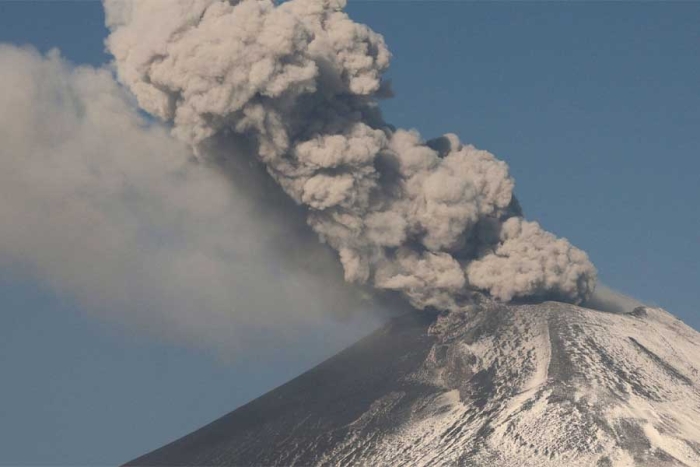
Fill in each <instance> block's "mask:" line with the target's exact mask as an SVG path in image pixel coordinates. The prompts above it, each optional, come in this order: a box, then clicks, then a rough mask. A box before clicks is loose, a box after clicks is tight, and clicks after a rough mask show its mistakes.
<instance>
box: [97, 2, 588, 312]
mask: <svg viewBox="0 0 700 467" xmlns="http://www.w3.org/2000/svg"><path fill="white" fill-rule="evenodd" d="M343 6H344V2H343V1H342V0H290V1H288V2H285V3H282V4H281V5H279V6H277V5H275V4H274V3H273V2H271V1H268V0H244V1H241V2H226V1H220V0H172V1H150V0H105V10H106V14H107V24H108V26H109V28H110V29H111V35H110V36H109V38H108V40H107V46H108V48H109V50H110V51H111V52H112V53H113V54H114V57H115V63H116V69H117V71H118V74H119V77H120V79H121V81H122V82H123V83H124V84H126V85H127V86H128V87H129V88H130V89H131V91H132V92H133V93H134V94H135V95H136V97H137V99H138V102H139V105H140V106H141V107H142V108H143V109H144V110H146V111H148V112H149V113H151V114H153V115H156V116H158V117H160V118H162V119H163V120H165V121H171V122H172V123H173V133H174V134H175V135H176V136H177V137H179V138H180V139H182V140H183V141H185V142H187V143H188V144H190V145H191V146H192V147H193V148H194V149H195V152H197V153H198V154H199V155H200V156H201V157H206V152H207V151H206V147H207V145H208V144H209V141H210V140H211V139H212V138H219V137H221V136H222V135H223V136H225V137H228V138H233V139H240V140H241V141H245V142H246V143H247V144H252V145H253V146H254V148H255V150H254V152H255V153H256V154H257V156H258V157H259V159H260V160H261V161H262V162H264V164H265V165H266V167H267V170H268V172H269V174H270V175H271V176H272V177H273V178H274V179H275V180H276V181H277V183H279V185H280V186H281V187H282V188H283V189H284V191H285V192H286V193H287V194H288V195H289V196H291V197H292V198H293V199H294V200H295V201H296V202H297V203H299V204H302V205H304V206H306V208H307V209H308V223H309V225H311V227H312V228H313V230H314V231H316V232H317V234H318V235H319V237H320V238H321V240H322V241H324V242H326V243H327V244H329V245H330V246H332V247H333V248H334V249H335V250H336V251H337V252H338V255H339V257H340V261H341V262H342V264H343V268H344V271H345V278H346V280H348V281H351V282H356V283H369V284H371V285H373V286H374V287H377V288H380V289H389V290H396V291H399V292H401V293H402V294H403V295H405V296H406V297H407V298H408V299H409V300H410V301H411V303H412V304H413V305H414V306H416V307H417V308H425V307H436V308H440V309H453V308H456V307H459V306H460V303H461V302H462V301H463V300H465V299H469V298H470V296H472V295H473V294H474V293H478V292H480V293H487V294H489V295H490V296H492V297H494V298H496V299H499V300H503V301H509V300H513V299H520V298H553V299H558V300H564V301H569V302H573V303H580V302H582V301H584V300H586V299H587V298H588V297H589V296H590V294H591V292H592V291H593V288H594V286H595V278H596V271H595V268H594V267H593V265H592V264H591V262H590V261H589V260H588V257H587V255H586V254H585V253H584V252H583V251H581V250H579V249H577V248H575V247H573V246H572V245H571V244H570V243H569V242H568V241H567V240H565V239H558V238H556V237H555V236H554V235H552V234H550V233H548V232H546V231H544V230H543V229H542V228H541V227H540V226H539V225H538V224H537V223H535V222H529V221H526V220H524V219H523V218H522V217H521V212H520V208H519V206H518V203H517V201H516V200H515V198H514V196H513V187H514V183H513V179H512V178H511V177H510V175H509V173H508V167H507V165H506V164H505V163H504V162H502V161H499V160H498V159H496V158H495V157H494V156H493V155H492V154H490V153H488V152H486V151H482V150H478V149H476V148H474V147H472V146H469V145H464V144H462V143H461V142H460V141H459V140H458V138H457V137H456V136H454V135H451V134H450V135H445V136H443V137H441V138H438V139H436V140H432V141H428V142H425V141H423V140H422V139H421V137H420V136H419V135H418V133H417V132H415V131H407V130H402V129H395V128H393V127H392V126H391V125H389V124H387V123H386V122H385V121H384V120H383V118H382V116H381V113H380V111H379V109H378V104H377V102H378V99H379V98H382V97H385V96H387V95H389V94H390V90H389V88H388V85H386V84H385V83H384V82H383V81H382V73H383V72H384V71H385V70H386V69H387V67H388V66H389V59H390V53H389V50H388V49H387V47H386V45H385V43H384V40H383V38H382V36H380V35H379V34H377V33H375V32H373V31H372V30H370V29H369V28H368V27H366V26H364V25H361V24H358V23H355V22H353V21H352V20H351V19H350V18H349V17H348V16H347V15H346V14H345V13H344V12H343V11H342V9H343ZM232 235H233V233H232Z"/></svg>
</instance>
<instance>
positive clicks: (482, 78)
mask: <svg viewBox="0 0 700 467" xmlns="http://www.w3.org/2000/svg"><path fill="white" fill-rule="evenodd" d="M348 11H349V13H350V14H351V15H352V16H353V17H354V18H355V19H356V20H358V21H361V22H365V23H367V24H369V25H370V26H371V27H372V28H373V29H375V30H376V31H378V32H380V33H382V34H383V35H384V36H385V38H386V41H387V42H388V44H389V47H390V49H391V50H392V52H393V54H394V58H393V62H392V67H391V70H390V72H389V77H390V78H391V79H392V80H393V88H394V90H395V94H396V96H395V98H394V99H392V100H388V101H386V102H384V103H383V109H384V112H385V115H386V118H387V120H388V121H390V122H392V123H393V124H395V125H397V126H400V127H409V128H410V127H415V128H417V129H418V130H420V132H421V133H422V134H423V135H424V136H426V137H430V136H436V135H440V134H442V133H445V132H454V133H457V134H459V135H460V137H461V139H462V140H463V141H467V142H471V143H473V144H475V145H476V146H478V147H481V148H484V149H487V150H489V151H491V152H493V153H494V154H496V155H497V156H498V157H499V158H501V159H503V160H505V161H507V162H508V164H509V165H510V168H511V173H512V174H513V176H514V177H515V180H516V192H517V195H518V197H519V199H520V200H521V203H522V205H523V207H524V209H525V213H526V215H527V217H528V218H530V219H533V220H537V221H539V222H541V223H542V224H543V226H544V227H545V228H547V229H548V230H550V231H552V232H554V233H556V234H558V235H561V236H565V237H567V238H568V239H569V240H571V242H572V243H573V244H574V245H577V246H579V247H581V248H583V249H584V250H586V251H587V252H588V253H589V255H590V257H591V259H592V260H593V262H594V263H595V264H596V266H597V267H598V270H599V273H600V278H601V279H602V280H603V281H604V282H605V283H606V284H608V285H609V286H611V287H613V288H615V289H618V290H620V291H622V292H625V293H627V294H629V295H632V296H634V297H637V298H639V299H641V300H643V301H646V302H648V303H652V304H658V305H660V306H663V307H664V308H666V309H668V310H669V311H670V312H672V313H674V314H676V315H677V316H679V317H680V318H681V319H683V320H684V321H685V322H686V323H688V324H690V325H692V326H694V327H695V328H700V313H699V310H698V303H699V302H700V287H699V286H700V208H698V201H699V200H700V159H699V158H698V154H700V131H698V129H699V128H700V47H698V45H699V44H700V28H698V24H700V3H690V2H688V3H621V2H613V3H594V4H586V3H582V2H577V3H573V4H566V3H563V2H561V3H552V2H546V3H515V2H505V3H497V4H489V3H467V2H401V1H395V2H394V1H392V2H388V1H387V2H369V1H367V2H351V3H350V5H349V7H348ZM106 33H107V31H106V30H105V28H104V26H103V12H102V8H101V5H100V3H99V2H96V1H86V2H71V1H66V2H33V1H24V2H12V1H10V2H0V42H9V43H14V44H31V45H33V46H35V47H37V48H38V49H40V50H41V51H46V50H48V49H50V48H52V47H58V48H59V49H60V50H61V51H62V53H63V55H64V56H65V57H67V58H68V59H69V60H71V61H73V62H75V63H86V64H92V65H100V64H103V63H106V62H107V61H108V60H109V57H108V56H107V55H106V54H105V53H104V51H103V45H102V41H103V39H104V38H105V36H106ZM0 296H2V297H3V302H2V303H3V310H2V313H0V375H2V390H1V392H0V394H2V399H0V464H8V465H10V464H12V465H17V464H34V465H35V464H52V465H56V464H65V465H98V464H101V465H112V464H117V463H119V462H122V461H126V460H128V459H130V458H132V457H134V456H136V455H138V454H141V453H143V452H145V451H147V450H149V449H151V448H155V447H157V446H159V445H161V444H163V443H165V442H167V441H170V440H172V439H174V438H176V437H178V436H180V435H183V434H185V433H187V432H189V431H191V430H192V429H195V428H197V427H198V426H200V425H202V424H204V423H206V422H208V421H210V420H212V419H213V418H215V417H217V416H219V415H222V414H224V413H225V412H228V411H230V410H232V409H234V408H235V407H237V406H239V405H240V404H242V403H244V402H246V401H248V400H250V399H251V398H253V397H255V396H257V395H259V394H261V393H262V392H263V391H265V390H267V389H271V388H272V387H274V386H276V385H278V384H280V383H282V382H284V381H286V380H288V379H289V378H290V377H292V376H294V375H296V374H298V373H300V372H302V371H304V370H305V369H307V368H309V367H310V366H311V365H313V364H314V363H317V362H318V361H320V360H322V359H323V358H325V357H327V356H329V355H330V354H332V353H333V352H335V351H337V350H338V349H339V348H342V347H343V346H345V345H347V344H348V343H350V342H351V341H352V340H353V339H355V338H356V337H358V336H359V335H361V334H362V333H363V332H366V331H367V330H368V328H369V327H371V325H367V326H362V325H357V324H353V325H350V324H347V326H348V328H349V329H348V331H347V333H344V334H342V335H344V337H343V338H342V339H338V338H337V336H338V333H337V332H334V333H333V334H332V336H334V337H333V338H326V337H324V329H323V328H322V329H310V330H309V334H308V336H305V337H304V338H303V339H300V340H299V344H298V345H295V346H292V347H285V348H274V346H273V348H272V349H268V351H266V352H265V353H260V352H253V351H251V352H249V353H246V354H242V355H241V354H239V355H237V356H236V357H235V358H234V357H231V358H226V357H222V356H221V355H219V354H217V353H216V352H214V351H211V352H209V351H207V350H206V349H204V350H203V349H202V348H194V347H192V346H187V345H185V344H178V343H177V342H173V341H169V342H165V341H162V340H158V339H155V338H154V337H153V336H151V335H148V334H145V333H139V332H137V331H134V330H127V329H122V328H120V327H115V326H114V325H113V324H110V323H108V322H103V321H101V320H99V319H96V318H95V317H94V316H90V313H89V310H84V309H81V307H79V306H78V305H76V304H75V303H73V302H71V300H70V299H68V298H66V297H60V296H57V295H56V294H55V293H54V292H52V291H51V290H49V289H47V288H46V287H44V286H42V284H41V283H38V282H36V281H34V280H32V279H31V278H27V277H18V276H17V275H16V274H15V273H14V272H13V270H12V269H10V268H5V269H0ZM338 326H341V327H342V326H343V324H342V323H341V324H339V325H338Z"/></svg>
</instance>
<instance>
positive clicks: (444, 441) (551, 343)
mask: <svg viewBox="0 0 700 467" xmlns="http://www.w3.org/2000/svg"><path fill="white" fill-rule="evenodd" d="M698 366H700V334H698V333H697V332H696V331H694V330H692V329H691V328H689V327H687V326H686V325H684V324H683V323H682V322H680V321H679V320H677V319H676V318H674V317H673V316H671V315H670V314H668V313H667V312H665V311H663V310H661V309H658V308H639V309H637V310H635V312H634V313H631V314H626V315H624V314H612V313H603V312H599V311H593V310H589V309H586V308H581V307H576V306H573V305H566V304H562V303H557V302H545V303H542V304H536V305H517V306H513V305H508V306H507V305H497V304H486V305H480V306H475V307H473V308H472V309H470V310H468V311H465V312H464V313H452V314H449V315H444V316H439V317H435V316H434V315H430V314H428V313H410V314H408V315H405V316H403V317H400V318H397V319H396V320H394V321H392V322H391V323H389V324H388V325H387V326H385V327H384V328H382V329H380V330H379V331H377V332H375V333H374V334H372V335H370V336H369V337H367V338H365V339H363V340H361V341H360V342H358V343H357V344H355V345H354V346H352V347H350V348H348V349H346V350H345V351H343V352H341V353H339V354H338V355H336V356H334V357H332V358H330V359H329V360H327V361H325V362H324V363H322V364H320V365H319V366H317V367H315V368H314V369H312V370H310V371H308V372H306V373H304V374H302V375H301V376H299V377H297V378H296V379H294V380H292V381H290V382H289V383H287V384H285V385H283V386H280V387H279V388H277V389H275V390H273V391H271V392H269V393H267V394H265V395H264V396H262V397H260V398H258V399H256V400H254V401H252V402H250V403H248V404H246V405H244V406H243V407H240V408H239V409H237V410H235V411H233V412H231V413H229V414H228V415H226V416H224V417H222V418H220V419H218V420H216V421H215V422H213V423H211V424H209V425H207V426H205V427H203V428H201V429H199V430H197V431H195V432H193V433H191V434H189V435H187V436H185V437H183V438H181V439H179V440H177V441H175V442H173V443H171V444H169V445H167V446H164V447H162V448H160V449H157V450H155V451H153V452H151V453H149V454H146V455H145V456H142V457H140V458H138V459H136V460H134V461H132V462H130V463H129V464H128V465H134V466H137V465H138V466H145V465H149V466H155V465H162V466H165V465H168V466H176V465H236V466H239V465H240V466H250V465H264V466H270V465H284V466H286V465H304V466H305V465H329V466H330V465H333V466H336V465H372V466H380V465H386V466H398V465H406V466H418V465H465V466H472V465H473V466H503V467H509V466H513V467H515V466H518V467H527V466H533V467H534V466H538V467H539V466H561V465H567V466H601V467H603V466H638V465H648V466H700V374H699V373H698Z"/></svg>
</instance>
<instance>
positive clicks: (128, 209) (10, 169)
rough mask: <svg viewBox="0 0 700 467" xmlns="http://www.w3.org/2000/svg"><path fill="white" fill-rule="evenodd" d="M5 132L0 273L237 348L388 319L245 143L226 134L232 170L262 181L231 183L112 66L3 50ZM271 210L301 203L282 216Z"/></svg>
mask: <svg viewBox="0 0 700 467" xmlns="http://www.w3.org/2000/svg"><path fill="white" fill-rule="evenodd" d="M154 3H160V2H154ZM162 3H165V2H162ZM0 141H2V145H0V163H1V164H2V171H0V193H1V196H0V216H2V218H3V219H5V221H4V222H3V226H2V229H0V271H9V272H11V276H12V277H13V278H18V277H22V278H27V279H28V280H36V279H39V280H40V281H42V282H43V283H44V284H46V285H47V286H48V287H51V288H52V289H53V290H55V291H56V292H57V293H59V294H60V296H62V297H66V299H67V300H69V301H70V302H74V301H77V302H78V304H79V305H81V306H80V308H82V309H84V310H86V311H87V312H91V313H95V314H96V315H97V316H99V317H100V318H102V319H107V320H109V321H115V322H119V323H120V324H123V325H125V326H127V327H135V328H137V329H142V330H146V331H150V332H152V333H155V334H158V335H160V336H161V337H165V338H169V339H173V340H176V341H178V342H182V341H185V342H189V343H190V344H192V345H195V346H203V347H204V348H205V349H206V350H209V349H214V350H221V356H223V357H227V358H228V357H229V356H234V357H235V356H236V355H238V354H239V352H238V351H240V350H241V349H243V348H245V349H248V348H255V349H256V355H258V356H260V355H261V353H264V352H265V351H267V350H266V349H271V348H273V347H274V348H280V347H284V346H285V345H286V344H291V343H293V342H297V341H298V340H299V339H300V338H305V339H307V340H308V339H309V333H310V332H313V330H314V329H315V330H318V334H319V337H318V338H319V339H320V340H326V339H337V340H339V341H341V342H342V341H344V340H347V338H348V337H349V336H348V335H349V334H351V333H352V332H358V331H359V332H360V333H362V334H363V333H365V332H368V331H369V330H370V329H371V328H372V327H373V326H376V325H378V324H379V321H380V319H381V315H379V316H377V314H376V308H377V307H376V306H375V305H373V303H372V301H371V299H368V298H366V297H365V296H364V295H363V293H362V291H361V290H360V291H358V290H355V289H353V288H350V287H347V284H345V282H344V280H343V275H342V270H341V268H340V266H339V264H338V263H337V260H336V258H335V257H334V254H333V252H332V251H330V249H329V248H327V247H323V246H321V245H319V244H318V241H317V240H316V238H315V235H314V234H313V233H312V232H310V231H309V229H308V226H307V225H306V224H305V218H304V216H303V215H300V214H299V213H298V211H299V209H298V208H297V207H296V206H295V205H294V203H293V202H292V201H291V200H289V199H288V197H287V196H286V195H284V194H283V193H282V192H281V190H279V189H278V188H277V187H276V186H273V188H276V191H275V190H270V189H269V186H266V185H265V183H264V182H263V181H261V180H265V181H267V180H270V179H269V177H268V176H267V175H266V174H265V172H264V171H260V170H257V167H256V166H255V165H254V164H253V165H251V164H249V163H248V153H247V152H246V153H245V156H246V157H245V158H240V159H236V158H235V157H233V155H232V151H233V148H232V145H231V144H230V142H225V148H226V155H227V163H228V166H227V167H234V165H235V169H236V170H235V172H236V174H238V176H239V177H245V178H246V179H247V180H249V181H252V183H251V184H249V185H248V186H243V184H238V183H237V184H231V182H230V180H229V178H228V177H227V176H226V174H225V172H222V170H221V167H217V170H212V169H211V168H210V167H209V166H208V165H207V164H203V163H201V162H197V161H196V160H193V157H192V152H191V149H190V148H188V147H186V146H185V145H184V144H182V143H181V142H179V141H177V140H176V139H174V138H173V137H172V136H171V135H170V134H169V133H168V130H167V129H166V128H164V127H163V126H162V125H159V124H155V123H153V122H149V121H147V120H146V119H144V118H143V117H142V116H140V115H139V112H138V109H137V107H136V105H135V102H133V97H130V96H129V94H128V92H127V91H126V90H125V89H124V88H123V87H121V86H120V85H118V84H117V82H116V81H115V79H114V76H113V74H112V72H111V71H110V70H107V69H95V68H91V67H74V66H72V65H70V64H68V63H66V62H65V61H64V60H63V59H61V58H60V56H59V55H58V53H57V52H55V51H54V52H51V53H49V54H48V55H47V56H42V55H41V54H39V53H38V52H36V51H35V50H32V49H23V48H17V47H14V46H7V45H2V44H0ZM211 150H212V152H213V153H215V152H216V147H212V148H211ZM239 160H240V161H246V162H245V163H240V162H239ZM270 182H271V180H270ZM271 183H272V184H273V185H274V182H271ZM275 193H277V194H275ZM278 198H280V199H278ZM285 202H287V203H288V205H285V204H284V203H285ZM270 204H274V205H275V206H278V207H279V208H280V210H283V211H284V210H285V208H293V209H287V212H289V214H288V215H286V216H285V218H284V219H283V222H281V221H280V220H279V219H278V218H279V214H278V213H279V210H277V211H274V213H273V212H272V211H271V210H270V209H269V205H270ZM295 213H296V214H295ZM3 275H4V274H3ZM365 295H366V294H365ZM363 310H365V311H367V313H364V312H363ZM338 318H341V319H338ZM343 318H347V319H343ZM353 318H361V320H359V319H353ZM358 321H362V323H361V324H358ZM348 322H349V324H348ZM361 326H364V328H363V329H354V328H355V327H358V328H359V327H361ZM324 331H325V332H326V333H327V334H329V335H328V336H326V337H323V336H321V334H322V333H323V332H324ZM261 339H265V340H263V341H262V342H261V341H260V340H261ZM273 339H274V344H275V345H269V343H270V342H271V341H272V340H273Z"/></svg>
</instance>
